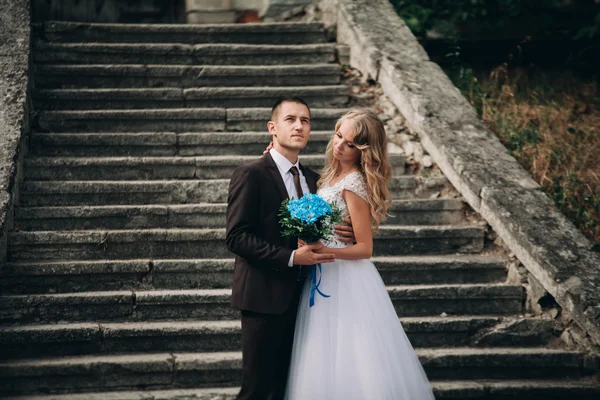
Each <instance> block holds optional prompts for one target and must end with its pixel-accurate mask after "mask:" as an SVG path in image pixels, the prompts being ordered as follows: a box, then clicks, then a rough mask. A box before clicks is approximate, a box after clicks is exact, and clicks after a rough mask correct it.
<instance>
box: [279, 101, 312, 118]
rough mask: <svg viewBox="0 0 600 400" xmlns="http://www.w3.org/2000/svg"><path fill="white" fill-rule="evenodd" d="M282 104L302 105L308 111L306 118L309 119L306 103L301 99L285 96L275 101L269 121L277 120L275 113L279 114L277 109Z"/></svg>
mask: <svg viewBox="0 0 600 400" xmlns="http://www.w3.org/2000/svg"><path fill="white" fill-rule="evenodd" d="M283 103H298V104H302V105H304V106H305V107H306V108H307V109H308V116H309V117H310V107H309V106H308V104H307V103H306V101H304V99H303V98H301V97H298V96H287V97H280V98H279V99H277V101H276V102H275V104H273V108H271V121H275V119H276V118H277V113H278V112H279V109H280V108H281V105H282V104H283Z"/></svg>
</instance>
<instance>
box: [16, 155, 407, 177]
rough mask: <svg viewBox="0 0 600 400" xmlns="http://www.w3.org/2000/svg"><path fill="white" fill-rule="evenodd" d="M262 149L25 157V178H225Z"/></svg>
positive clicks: (307, 160)
mask: <svg viewBox="0 0 600 400" xmlns="http://www.w3.org/2000/svg"><path fill="white" fill-rule="evenodd" d="M261 156H262V152H260V153H258V154H256V155H249V156H222V155H221V156H192V157H177V156H176V157H36V158H28V159H26V160H25V170H24V171H25V172H24V176H25V179H29V180H36V181H43V180H59V181H66V180H75V181H81V180H99V181H103V180H108V179H111V180H157V179H225V178H229V177H230V176H231V175H232V174H233V171H234V170H235V169H236V168H237V167H239V166H241V165H242V164H246V163H250V162H253V161H256V160H258V159H259V158H260V157H261ZM325 160H326V158H325V155H305V156H302V164H304V165H306V166H307V167H309V168H311V169H313V170H315V171H320V170H321V168H322V167H323V165H324V164H325ZM390 163H391V164H392V173H393V174H394V175H395V176H400V175H402V174H404V167H405V165H406V160H405V158H404V156H402V155H400V154H393V155H391V156H390Z"/></svg>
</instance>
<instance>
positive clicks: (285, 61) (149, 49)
mask: <svg viewBox="0 0 600 400" xmlns="http://www.w3.org/2000/svg"><path fill="white" fill-rule="evenodd" d="M32 56H33V61H34V62H35V63H50V64H110V65H114V64H140V62H141V63H143V64H171V65H172V64H176V65H299V64H322V63H333V62H334V61H335V59H336V46H335V44H329V43H323V44H301V45H273V44H258V45H255V44H195V45H194V44H174V43H47V42H41V41H38V42H36V43H35V44H34V46H33V54H32Z"/></svg>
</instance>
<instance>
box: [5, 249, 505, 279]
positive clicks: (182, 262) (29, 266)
mask: <svg viewBox="0 0 600 400" xmlns="http://www.w3.org/2000/svg"><path fill="white" fill-rule="evenodd" d="M371 261H373V263H374V264H375V265H377V267H378V269H394V268H399V269H401V268H402V266H403V265H405V264H410V265H418V266H420V267H421V268H431V267H432V266H435V265H448V266H449V267H451V268H453V269H458V268H460V267H463V266H464V265H465V264H467V265H468V264H477V266H478V267H481V268H505V267H504V263H505V259H504V258H501V257H493V256H492V257H490V256H480V255H470V254H468V255H444V256H425V255H424V256H394V257H372V258H371ZM150 263H152V265H153V268H155V269H158V270H160V269H161V268H164V269H165V270H169V271H174V270H177V269H182V270H187V269H188V268H190V267H193V268H198V269H202V270H207V271H211V270H215V269H218V270H224V271H232V270H233V264H234V260H233V258H226V259H212V260H211V259H201V260H199V259H189V260H186V259H174V260H168V259H138V260H135V259H131V260H129V259H128V260H89V261H88V260H86V261H78V260H57V261H54V260H53V261H35V262H25V261H22V262H10V261H9V262H7V263H5V264H4V267H3V268H2V269H0V276H9V275H12V274H20V273H26V274H31V275H35V274H43V275H49V274H57V275H64V274H69V273H83V274H107V273H109V274H110V273H118V272H134V271H135V272H147V271H148V270H149V266H148V265H149V264H150ZM108 266H110V268H107V267H108Z"/></svg>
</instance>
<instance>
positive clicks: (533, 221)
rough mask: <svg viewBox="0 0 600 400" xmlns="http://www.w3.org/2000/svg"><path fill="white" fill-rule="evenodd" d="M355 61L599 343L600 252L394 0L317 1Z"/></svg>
mask: <svg viewBox="0 0 600 400" xmlns="http://www.w3.org/2000/svg"><path fill="white" fill-rule="evenodd" d="M318 4H319V7H320V9H321V10H322V12H323V14H322V15H323V20H324V22H325V23H326V24H327V25H330V26H331V25H334V24H335V25H336V30H337V39H338V42H339V43H343V44H346V45H348V46H349V48H350V64H351V65H352V66H353V67H355V68H358V69H359V70H360V71H361V72H362V73H363V75H364V76H365V78H370V79H373V80H374V81H376V82H379V83H380V84H381V86H382V88H383V91H384V93H385V94H386V95H387V96H388V97H389V98H390V99H391V100H392V102H393V103H394V104H395V105H396V107H398V109H399V110H400V111H401V113H402V114H403V115H404V117H405V118H406V121H407V125H408V126H409V127H410V128H411V130H413V131H414V132H417V133H418V134H419V136H420V139H421V142H422V144H423V146H424V148H425V149H426V150H427V152H428V153H429V154H430V155H431V156H432V157H433V159H434V161H435V162H436V163H437V164H438V166H439V167H440V168H441V170H442V171H443V172H444V174H445V175H446V177H447V178H448V179H449V180H450V182H451V183H452V184H453V185H454V186H455V188H456V189H457V190H458V191H459V192H460V193H461V194H462V196H463V197H464V198H465V199H466V201H467V202H468V203H469V204H470V205H471V207H473V209H474V210H475V211H477V212H478V213H480V214H481V216H482V217H483V218H485V219H486V221H488V223H489V224H490V225H491V226H492V227H493V229H494V230H495V231H496V232H497V233H498V234H499V235H500V237H501V238H502V239H503V240H504V242H505V243H506V244H507V245H508V247H509V248H510V249H511V251H512V252H513V253H514V254H515V255H516V256H517V257H518V258H519V260H520V261H521V262H522V263H523V264H524V265H525V267H526V268H527V270H528V271H529V272H530V273H531V275H532V276H533V277H534V278H535V279H536V280H537V281H538V282H539V283H540V284H541V285H543V287H544V288H545V289H546V290H547V291H548V292H549V293H550V294H551V295H552V296H554V298H555V299H556V301H557V302H558V304H559V305H560V306H561V307H562V308H563V311H567V312H569V313H570V314H571V316H572V318H573V319H574V320H575V321H576V322H577V324H578V325H579V326H580V327H581V328H583V329H584V330H585V331H586V332H587V333H588V334H589V335H590V336H591V338H592V339H593V340H594V341H595V342H596V343H598V344H600V255H599V254H598V253H594V252H592V251H591V246H592V244H591V243H590V242H589V241H588V240H587V239H586V238H585V237H584V236H583V235H582V234H581V233H580V232H579V231H578V230H577V228H576V227H575V226H574V225H573V224H572V223H571V222H569V221H568V220H567V219H566V218H565V217H564V215H562V214H561V213H560V211H559V210H558V209H557V208H556V207H555V205H554V203H553V202H552V200H551V199H550V198H548V196H546V195H545V194H544V193H543V192H542V191H541V188H540V186H539V185H538V184H537V183H536V182H535V181H534V180H533V179H532V178H531V176H530V175H529V174H528V173H527V171H525V170H524V169H523V168H522V167H521V166H520V165H519V164H518V163H517V161H516V160H515V159H514V158H513V157H512V156H511V155H510V154H509V153H508V152H507V150H506V149H505V148H504V146H503V145H502V144H501V143H500V141H499V140H498V138H497V137H496V136H495V135H494V134H493V133H492V132H491V131H490V130H489V129H488V128H487V127H486V126H485V125H484V123H483V122H482V121H481V120H480V119H479V117H478V115H477V113H476V111H475V110H474V109H473V107H471V105H470V104H469V103H468V102H467V100H466V99H465V98H464V97H463V96H462V95H461V93H460V91H459V90H458V89H457V88H456V87H455V86H454V85H453V84H452V82H451V81H450V80H449V79H448V77H447V76H446V74H445V73H444V72H443V71H442V69H441V68H440V67H439V66H438V65H437V64H435V63H433V62H431V61H430V60H429V57H428V55H427V53H426V52H425V51H424V50H423V48H422V47H421V45H420V44H419V43H418V42H417V40H416V38H415V37H414V35H413V34H412V33H411V31H410V29H409V28H408V27H407V26H406V24H404V22H403V21H402V20H401V19H400V18H399V17H398V15H397V14H396V12H395V10H394V9H393V7H392V5H391V4H390V3H389V2H388V1H387V0H320V1H318Z"/></svg>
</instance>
